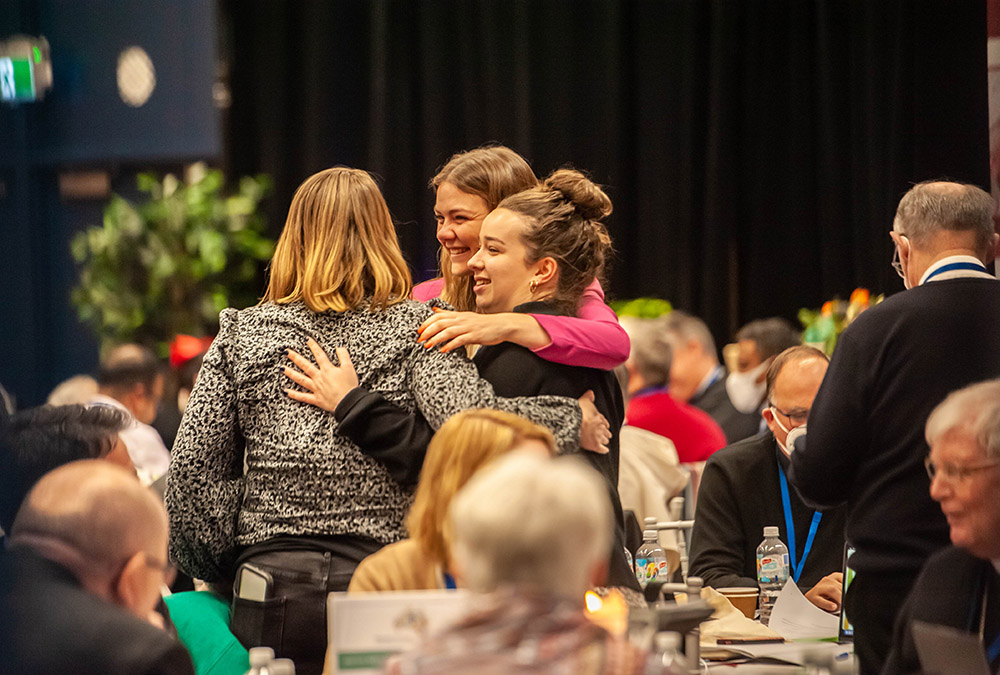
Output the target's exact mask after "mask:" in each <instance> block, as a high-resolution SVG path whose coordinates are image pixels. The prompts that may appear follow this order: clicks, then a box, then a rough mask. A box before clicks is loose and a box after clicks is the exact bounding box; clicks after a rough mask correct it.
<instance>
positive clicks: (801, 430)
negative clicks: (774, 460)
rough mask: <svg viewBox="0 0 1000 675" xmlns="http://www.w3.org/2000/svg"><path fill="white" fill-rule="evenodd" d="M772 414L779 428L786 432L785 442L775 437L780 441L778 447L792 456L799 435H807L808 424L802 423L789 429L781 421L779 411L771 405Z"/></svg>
mask: <svg viewBox="0 0 1000 675" xmlns="http://www.w3.org/2000/svg"><path fill="white" fill-rule="evenodd" d="M771 416H772V417H774V423H775V424H777V425H778V428H779V429H781V430H782V431H784V432H785V442H784V443H782V442H781V441H779V440H778V439H777V437H775V439H774V440H776V441H778V447H779V448H781V451H782V452H783V453H785V455H787V456H788V457H791V456H792V452H794V450H795V439H796V438H798V437H799V436H805V435H806V425H805V424H803V425H800V426H797V427H794V428H792V429H787V428H786V427H785V425H784V424H782V423H781V418H780V417H778V411H777V410H775V409H774V406H771Z"/></svg>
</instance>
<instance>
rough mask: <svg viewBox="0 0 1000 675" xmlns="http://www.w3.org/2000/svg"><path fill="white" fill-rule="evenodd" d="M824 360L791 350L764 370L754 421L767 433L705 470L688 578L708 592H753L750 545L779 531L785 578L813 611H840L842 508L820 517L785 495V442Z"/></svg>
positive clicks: (798, 426) (790, 493) (800, 423)
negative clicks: (761, 401) (761, 403)
mask: <svg viewBox="0 0 1000 675" xmlns="http://www.w3.org/2000/svg"><path fill="white" fill-rule="evenodd" d="M827 364H828V359H827V357H826V354H824V353H823V352H821V351H819V350H818V349H814V348H812V347H804V346H796V347H792V348H790V349H786V350H785V351H783V352H781V353H780V354H779V355H778V356H776V357H775V358H774V359H773V361H772V362H771V365H770V367H769V368H768V369H767V372H766V375H765V379H764V383H765V400H766V401H767V405H766V406H765V408H764V411H763V413H762V414H761V416H762V418H763V419H764V421H765V423H766V424H767V427H768V432H767V433H764V434H761V435H758V436H755V437H753V438H748V439H745V440H743V441H740V442H739V443H734V444H733V445H730V446H729V447H726V448H723V449H722V450H719V451H718V452H716V453H715V454H714V455H712V456H711V457H710V458H709V460H708V463H707V464H706V465H705V473H704V475H703V477H702V481H701V488H700V490H699V492H698V508H697V516H696V518H695V523H694V530H693V532H692V534H691V569H690V574H691V575H696V576H699V577H701V578H702V579H704V580H705V583H706V584H707V585H708V586H712V587H714V588H725V587H728V586H756V585H757V558H756V551H757V545H758V544H760V540H761V538H762V536H763V530H764V527H766V526H770V525H775V526H777V527H778V531H779V533H780V537H781V540H782V541H783V542H785V544H786V545H787V546H788V553H789V563H790V569H791V575H792V579H794V580H795V582H796V583H797V584H798V585H799V588H801V589H803V592H804V593H805V595H806V597H807V598H808V599H809V600H810V601H811V602H812V603H813V604H815V605H816V606H817V607H819V608H821V609H825V610H827V611H831V612H832V611H836V610H837V609H839V607H840V595H841V581H842V577H841V573H840V567H841V557H842V555H843V548H844V522H845V519H846V515H845V513H846V512H845V510H844V509H842V508H841V509H835V510H833V511H828V512H826V513H822V514H820V513H819V512H817V511H814V510H813V509H811V508H809V507H808V506H806V505H805V504H804V503H803V502H802V500H801V499H800V498H799V496H798V494H796V492H795V491H794V490H792V489H789V486H788V481H787V477H786V473H787V471H788V463H789V459H788V455H789V453H790V447H791V446H789V444H788V437H789V435H791V436H795V435H796V434H800V433H802V430H803V429H804V428H805V426H806V422H807V420H808V419H809V413H810V408H811V407H812V403H813V399H814V398H815V396H816V391H817V390H818V389H819V387H820V383H822V381H823V376H824V375H825V374H826V369H827Z"/></svg>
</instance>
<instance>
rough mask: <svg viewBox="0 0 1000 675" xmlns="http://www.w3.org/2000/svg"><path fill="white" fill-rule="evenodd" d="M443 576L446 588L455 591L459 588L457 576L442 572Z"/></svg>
mask: <svg viewBox="0 0 1000 675" xmlns="http://www.w3.org/2000/svg"><path fill="white" fill-rule="evenodd" d="M441 576H443V577H444V587H445V588H447V589H448V590H449V591H453V590H455V589H456V588H457V586H455V577H453V576H451V575H450V574H448V573H447V572H442V573H441Z"/></svg>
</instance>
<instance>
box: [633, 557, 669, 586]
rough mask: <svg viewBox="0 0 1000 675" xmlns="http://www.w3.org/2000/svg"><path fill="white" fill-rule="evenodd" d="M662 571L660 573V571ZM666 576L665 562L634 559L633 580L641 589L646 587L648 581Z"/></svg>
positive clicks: (651, 559) (652, 559) (653, 559)
mask: <svg viewBox="0 0 1000 675" xmlns="http://www.w3.org/2000/svg"><path fill="white" fill-rule="evenodd" d="M661 570H662V571H661ZM666 576H667V561H666V560H661V561H657V560H656V559H655V558H636V559H635V578H636V581H638V582H639V585H641V586H642V587H643V588H645V587H646V584H648V583H649V582H650V581H653V580H655V579H656V578H657V577H664V578H666Z"/></svg>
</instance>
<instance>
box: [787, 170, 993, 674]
mask: <svg viewBox="0 0 1000 675" xmlns="http://www.w3.org/2000/svg"><path fill="white" fill-rule="evenodd" d="M992 213H993V201H992V199H991V198H990V196H989V194H987V193H986V192H984V191H983V190H981V189H979V188H977V187H975V186H972V185H963V184H959V183H950V182H927V183H920V184H918V185H916V186H914V187H913V188H912V189H911V190H910V191H909V192H907V193H906V195H905V196H904V197H903V199H902V200H900V203H899V207H898V209H897V211H896V219H895V222H894V223H893V230H892V232H891V235H892V238H893V241H894V242H895V244H896V251H897V254H898V256H899V261H898V262H899V267H898V271H899V272H900V274H901V275H902V276H903V280H904V283H905V285H906V288H907V289H909V290H907V291H906V292H905V293H899V294H897V295H894V296H892V297H891V298H888V299H887V300H886V301H885V302H883V303H881V304H879V305H876V306H875V307H873V308H871V309H869V310H868V311H866V312H864V313H863V314H861V315H860V316H859V317H858V318H857V319H856V320H855V321H854V322H853V323H852V324H851V325H850V326H848V327H847V329H846V330H845V331H844V333H843V334H842V335H841V336H840V339H839V340H838V342H837V348H836V351H835V352H834V354H833V360H832V362H831V364H830V371H829V373H827V376H826V379H825V380H824V381H823V386H822V387H821V388H820V390H819V394H817V396H816V402H815V404H814V405H813V412H812V416H811V417H810V420H809V421H810V424H809V435H808V437H807V438H806V439H805V441H804V442H803V441H801V440H800V442H799V443H798V444H797V446H796V452H794V453H792V469H791V473H790V474H789V480H790V481H791V482H792V484H793V485H795V487H796V488H797V489H798V491H799V493H800V494H801V496H802V497H803V498H804V499H805V501H806V502H807V503H810V504H813V505H814V506H818V507H823V508H827V507H832V506H836V505H839V504H843V503H845V502H846V503H847V506H848V510H849V515H848V518H847V539H848V541H850V542H851V544H852V545H853V546H854V547H855V548H856V553H855V554H854V555H853V556H852V558H851V566H852V567H853V568H854V569H855V571H856V576H855V578H854V581H853V582H852V583H851V586H850V589H849V590H848V593H847V598H846V600H845V610H846V612H847V615H848V617H849V618H850V620H851V622H852V623H853V624H854V634H855V653H856V654H857V656H858V659H859V662H860V666H861V673H862V675H871V674H873V673H877V672H879V671H880V669H881V667H882V664H883V661H884V660H885V657H886V654H887V653H888V651H889V646H890V641H891V630H892V628H891V627H892V624H893V620H894V619H895V617H896V614H897V612H898V610H899V607H900V605H901V604H902V602H903V599H904V598H905V597H906V594H907V593H908V592H909V590H910V587H911V586H912V585H913V582H914V580H915V579H916V577H917V573H918V572H919V570H920V567H921V565H922V564H923V563H924V561H925V560H926V559H927V558H928V557H929V556H930V555H931V554H932V553H934V552H935V551H937V550H938V549H940V548H942V547H944V546H945V545H946V544H947V543H948V528H947V523H946V522H945V519H944V517H943V516H942V515H941V510H940V509H939V508H938V507H937V505H936V504H935V503H934V502H933V501H932V500H931V498H930V496H929V495H928V487H929V481H928V478H927V474H926V472H925V470H924V465H923V462H924V458H925V457H926V456H927V452H928V448H927V444H926V443H925V442H924V437H923V427H924V422H925V421H926V420H927V416H928V414H930V411H931V410H932V409H933V408H934V406H935V405H937V403H938V402H939V401H940V400H941V399H942V398H944V396H945V395H947V394H948V393H949V392H951V391H954V390H956V389H960V388H962V387H965V386H966V385H969V384H971V383H973V382H977V381H981V380H984V379H987V378H991V377H998V376H1000V330H997V327H998V326H1000V281H998V280H997V279H996V278H994V277H993V276H992V275H991V274H989V273H988V272H987V270H986V267H985V266H986V265H987V264H989V263H990V262H991V261H992V260H993V258H994V257H995V254H996V249H997V242H998V239H1000V237H998V236H997V235H996V234H995V233H994V231H993V221H992V218H991V216H992Z"/></svg>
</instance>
